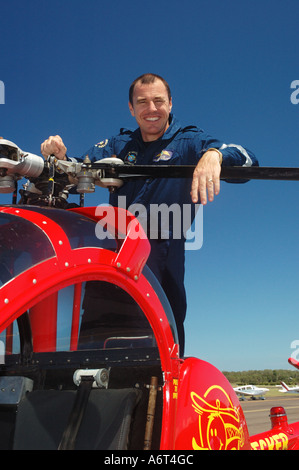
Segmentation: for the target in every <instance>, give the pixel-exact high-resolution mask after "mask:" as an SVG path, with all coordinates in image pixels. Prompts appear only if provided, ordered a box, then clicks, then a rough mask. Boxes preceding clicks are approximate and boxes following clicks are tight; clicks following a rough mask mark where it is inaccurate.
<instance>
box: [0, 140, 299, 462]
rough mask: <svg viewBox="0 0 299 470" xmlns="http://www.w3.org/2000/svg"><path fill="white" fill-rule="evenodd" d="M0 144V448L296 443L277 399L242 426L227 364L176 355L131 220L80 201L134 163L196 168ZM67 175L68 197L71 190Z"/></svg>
mask: <svg viewBox="0 0 299 470" xmlns="http://www.w3.org/2000/svg"><path fill="white" fill-rule="evenodd" d="M0 144H1V152H0V154H1V155H0V193H9V192H12V193H13V201H12V204H10V205H3V206H1V207H0V227H1V230H0V303H1V314H0V448H1V449H18V450H19V449H34V450H35V449H43V450H46V449H59V450H69V449H104V450H129V451H133V450H153V451H154V450H159V451H166V450H168V451H169V450H171V451H172V450H173V451H175V450H183V451H189V453H190V452H193V451H195V450H232V449H237V450H250V449H299V422H296V423H292V425H289V424H288V421H287V417H286V414H285V412H284V409H283V408H282V407H276V408H273V409H272V410H271V429H270V430H269V431H266V432H264V433H262V434H258V435H255V436H249V432H248V428H247V424H246V420H245V417H244V414H243V411H242V408H241V405H240V402H239V400H238V398H237V396H236V393H235V392H234V390H233V388H232V386H231V385H230V383H229V382H228V380H227V379H226V378H225V376H224V375H223V374H222V373H221V372H220V371H219V370H218V369H217V368H215V367H214V366H213V365H211V364H209V363H208V362H205V361H203V360H201V359H198V358H195V357H180V354H179V344H178V339H177V331H176V326H175V321H174V318H173V315H172V312H171V309H170V306H169V303H168V301H167V299H166V297H165V294H164V292H163V291H162V289H161V286H160V285H159V284H158V282H157V280H156V278H155V277H154V276H153V274H152V273H151V271H150V270H149V268H148V267H147V265H146V262H147V258H148V255H149V253H150V244H149V241H148V239H147V238H146V236H145V233H144V232H143V229H142V227H141V226H140V224H139V222H138V220H137V219H136V218H135V217H133V215H131V214H130V213H128V212H126V211H125V210H123V209H114V211H113V212H111V211H109V210H108V207H107V208H106V210H105V208H102V210H101V212H100V213H99V211H97V210H96V208H95V207H84V206H83V202H82V201H83V194H84V193H85V192H89V191H93V190H94V186H95V185H100V186H104V187H108V188H109V189H110V190H113V188H115V187H116V186H118V185H120V184H122V181H123V179H125V178H126V177H132V175H133V177H144V175H146V176H151V177H163V176H164V175H165V173H163V172H164V170H165V171H167V176H168V177H177V176H180V177H182V176H188V175H189V176H190V172H191V171H192V170H193V169H192V168H190V167H180V168H179V174H178V168H177V167H174V168H170V167H169V166H165V168H164V167H163V165H159V167H155V166H153V167H152V166H151V167H140V166H134V167H132V166H126V165H123V164H122V162H118V161H117V159H113V162H111V161H110V160H109V161H106V160H105V161H100V162H97V163H93V164H91V163H90V162H88V161H85V162H83V163H74V162H62V161H57V160H56V159H55V158H54V157H49V159H48V160H47V161H43V159H41V158H40V157H37V156H35V155H32V154H28V153H26V152H22V151H21V150H20V149H19V148H18V147H17V146H16V145H15V144H13V143H12V142H9V141H5V140H4V139H2V141H0ZM142 175H143V176H142ZM23 177H26V178H28V181H29V182H28V184H27V185H25V189H24V190H21V191H20V193H21V201H20V203H16V186H17V181H18V180H19V179H21V178H23ZM221 178H223V179H227V178H245V179H254V178H256V179H287V180H288V179H289V180H291V179H292V180H298V179H299V171H298V169H296V168H295V169H292V168H236V167H235V168H223V169H222V173H221ZM73 185H76V187H77V190H78V193H79V194H80V195H81V201H80V204H79V205H76V206H75V207H74V206H72V205H70V204H68V203H67V194H68V192H69V190H70V187H71V186H73ZM99 226H100V227H105V230H107V233H109V236H108V237H106V238H105V239H100V238H99V237H97V236H96V232H97V227H99ZM132 234H134V236H132ZM136 234H137V235H136Z"/></svg>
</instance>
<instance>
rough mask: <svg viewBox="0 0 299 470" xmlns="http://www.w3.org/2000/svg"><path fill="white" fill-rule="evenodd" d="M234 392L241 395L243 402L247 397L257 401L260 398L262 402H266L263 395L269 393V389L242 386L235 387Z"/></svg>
mask: <svg viewBox="0 0 299 470" xmlns="http://www.w3.org/2000/svg"><path fill="white" fill-rule="evenodd" d="M234 391H235V392H236V393H237V394H238V395H241V400H245V397H251V398H252V400H255V399H256V397H259V398H260V400H265V397H263V395H264V394H265V393H267V392H269V389H268V388H260V387H256V386H255V385H242V386H241V387H235V388H234Z"/></svg>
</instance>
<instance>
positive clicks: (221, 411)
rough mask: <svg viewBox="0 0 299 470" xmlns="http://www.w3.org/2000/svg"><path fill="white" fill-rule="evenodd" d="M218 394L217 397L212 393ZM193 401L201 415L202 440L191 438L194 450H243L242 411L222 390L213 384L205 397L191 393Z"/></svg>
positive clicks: (200, 435)
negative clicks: (240, 411) (240, 412)
mask: <svg viewBox="0 0 299 470" xmlns="http://www.w3.org/2000/svg"><path fill="white" fill-rule="evenodd" d="M215 391H216V392H217V394H216V395H215V394H214V393H213V392H215ZM213 397H214V398H213ZM191 400H192V406H193V408H194V410H195V411H196V413H198V414H199V418H198V425H199V439H195V437H193V439H192V447H193V449H194V450H233V449H240V447H243V445H244V431H243V428H242V425H241V420H240V414H239V411H238V409H237V408H235V407H234V406H233V404H232V401H231V399H230V397H229V395H228V394H227V393H226V392H225V390H224V389H223V388H222V387H220V386H218V385H213V386H212V387H210V388H208V390H207V391H206V392H205V393H204V395H203V397H201V396H199V395H197V394H196V393H195V392H191Z"/></svg>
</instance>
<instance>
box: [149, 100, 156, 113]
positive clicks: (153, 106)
mask: <svg viewBox="0 0 299 470" xmlns="http://www.w3.org/2000/svg"><path fill="white" fill-rule="evenodd" d="M148 108H149V110H150V111H157V106H156V104H155V102H154V101H149V104H148Z"/></svg>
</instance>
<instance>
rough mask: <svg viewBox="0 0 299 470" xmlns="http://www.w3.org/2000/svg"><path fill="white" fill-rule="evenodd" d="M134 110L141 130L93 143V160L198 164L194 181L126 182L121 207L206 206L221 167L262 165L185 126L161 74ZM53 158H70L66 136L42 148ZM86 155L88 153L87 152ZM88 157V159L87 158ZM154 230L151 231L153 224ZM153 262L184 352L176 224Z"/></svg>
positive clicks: (113, 199) (135, 91) (154, 249)
mask: <svg viewBox="0 0 299 470" xmlns="http://www.w3.org/2000/svg"><path fill="white" fill-rule="evenodd" d="M129 110H130V112H131V114H132V116H133V117H134V118H135V119H136V122H137V124H138V126H139V127H138V129H136V130H135V131H129V130H125V129H121V131H120V133H119V134H118V135H116V136H113V137H112V138H110V139H108V140H103V141H101V142H99V143H98V144H96V145H95V146H93V147H92V148H91V149H90V150H89V151H88V152H87V154H85V155H88V156H89V158H90V159H91V161H96V160H100V159H101V158H104V157H111V156H112V155H114V156H115V155H116V156H117V157H118V158H120V159H122V160H123V161H124V162H125V163H130V164H134V163H138V164H146V165H149V164H160V163H161V164H165V162H167V163H168V164H171V165H180V164H190V165H192V164H193V165H196V167H195V170H194V174H193V178H192V181H190V180H186V179H183V178H182V179H181V178H178V179H176V180H173V179H168V180H167V179H164V178H163V179H159V178H157V179H148V180H146V181H143V180H135V181H131V182H129V181H128V182H126V183H125V184H124V185H123V186H122V187H120V188H119V189H118V190H117V191H116V193H113V194H111V196H110V203H111V204H112V205H113V206H117V205H118V200H119V199H118V198H119V196H124V197H125V198H126V207H129V206H132V204H140V205H142V206H143V207H145V208H146V211H147V216H148V218H149V219H150V215H151V214H150V206H151V205H153V204H155V205H156V206H155V207H157V205H158V206H159V205H161V204H165V203H166V204H167V205H168V207H170V206H171V205H172V204H178V205H179V207H181V208H182V207H183V205H185V204H189V205H190V204H192V206H194V204H195V203H197V202H198V200H200V203H201V204H206V203H207V201H213V199H214V196H215V195H218V194H219V191H220V172H221V165H227V166H228V165H234V166H250V165H257V164H258V163H257V160H256V158H255V156H254V155H253V154H252V153H250V152H249V151H248V150H245V149H244V148H243V147H241V146H236V145H232V144H231V145H226V144H224V143H223V142H220V141H219V140H217V139H215V138H213V137H211V136H209V135H208V134H206V133H205V132H204V131H202V130H201V129H198V128H197V127H195V126H188V127H184V128H183V127H181V126H180V124H179V122H178V120H177V119H176V118H175V117H174V116H173V115H172V114H171V110H172V97H171V92H170V88H169V85H168V83H167V82H166V81H165V80H164V79H163V78H162V77H160V76H159V75H156V74H144V75H142V76H140V77H138V78H137V79H136V80H135V81H134V82H133V83H132V85H131V87H130V90H129ZM41 151H42V154H43V155H44V156H45V157H47V156H48V155H50V154H54V155H56V157H57V158H58V159H66V158H67V157H66V147H65V145H64V143H63V141H62V139H61V137H60V136H54V137H53V136H51V137H49V138H48V139H47V140H46V141H45V142H44V143H43V144H42V146H41ZM85 155H84V156H85ZM84 156H83V158H84ZM147 228H148V233H150V230H149V227H148V226H147ZM150 241H151V254H150V257H149V260H148V265H149V267H150V268H151V269H152V271H153V272H154V274H155V275H156V277H157V278H158V280H159V281H160V283H161V285H162V287H163V288H164V291H165V293H166V295H167V297H168V300H169V302H170V304H171V307H172V310H173V313H174V317H175V320H176V323H177V328H178V335H179V342H180V352H181V355H182V354H183V351H184V328H183V322H184V319H185V315H186V294H185V288H184V269H185V268H184V265H185V257H184V243H185V239H184V236H183V234H182V236H181V237H179V238H178V237H174V226H173V222H172V223H171V222H170V224H169V226H168V236H167V237H165V233H163V236H162V229H161V227H160V228H158V234H157V237H154V239H153V238H151V240H150Z"/></svg>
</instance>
